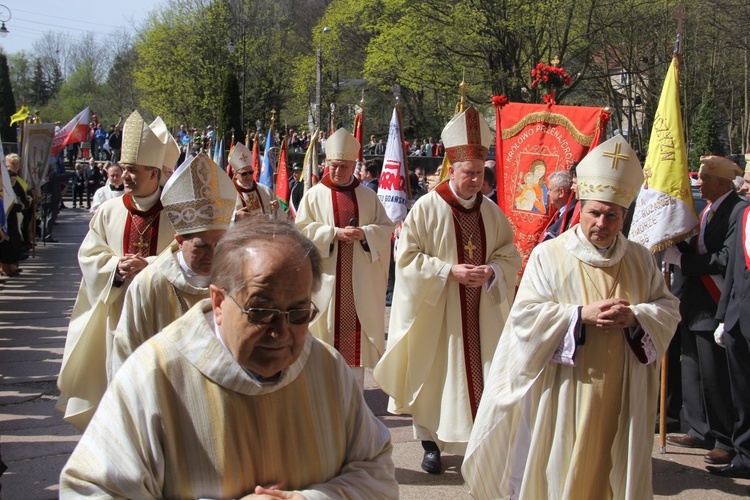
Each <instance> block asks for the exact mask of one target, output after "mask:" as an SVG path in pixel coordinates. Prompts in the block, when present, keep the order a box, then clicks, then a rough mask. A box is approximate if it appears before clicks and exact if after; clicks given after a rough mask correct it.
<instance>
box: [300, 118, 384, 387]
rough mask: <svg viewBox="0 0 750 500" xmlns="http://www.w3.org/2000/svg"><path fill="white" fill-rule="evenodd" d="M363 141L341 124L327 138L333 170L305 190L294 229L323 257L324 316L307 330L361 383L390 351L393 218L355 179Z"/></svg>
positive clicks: (320, 294)
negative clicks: (387, 319)
mask: <svg viewBox="0 0 750 500" xmlns="http://www.w3.org/2000/svg"><path fill="white" fill-rule="evenodd" d="M358 153H359V142H357V140H356V139H355V138H354V136H353V135H352V134H350V133H349V132H347V131H346V130H345V129H343V128H341V129H339V130H337V131H336V132H335V133H334V134H333V135H331V137H329V138H328V140H327V141H326V162H327V166H328V172H329V173H328V175H325V176H324V177H323V179H322V180H321V181H320V182H319V183H318V184H316V185H315V186H313V187H312V188H311V189H309V190H308V191H307V192H305V194H304V196H303V197H302V201H301V202H300V207H299V212H298V214H297V219H296V224H297V228H299V230H300V231H301V232H302V234H304V235H305V236H307V237H308V238H310V239H311V240H312V241H313V243H314V244H315V246H316V247H317V249H318V251H319V252H320V253H321V255H322V256H323V284H322V286H321V288H320V292H318V293H317V294H316V295H315V301H316V303H317V304H318V305H319V306H320V310H321V315H320V317H319V318H318V319H317V321H315V322H314V323H313V324H311V325H310V331H312V332H313V335H315V336H316V337H317V338H319V339H321V340H322V341H323V342H326V343H328V344H330V345H332V346H334V347H335V348H336V349H337V350H338V351H339V352H340V353H341V354H342V356H344V359H345V360H346V362H347V364H348V365H349V366H351V367H352V369H353V370H354V373H355V376H356V377H357V379H358V380H359V382H360V387H362V386H363V385H364V376H365V372H364V369H365V368H373V367H374V366H375V364H376V363H377V362H378V360H379V359H380V356H382V355H383V352H384V351H385V291H386V286H387V283H388V267H389V263H390V258H389V252H390V242H391V233H392V231H393V222H391V220H390V219H389V218H388V215H387V214H386V212H385V208H383V205H382V204H381V203H380V200H379V199H378V196H377V194H376V193H375V191H373V190H372V189H370V188H367V187H365V186H364V185H362V184H360V182H359V181H358V180H357V179H356V178H355V177H354V175H353V174H354V167H355V166H356V164H357V154H358Z"/></svg>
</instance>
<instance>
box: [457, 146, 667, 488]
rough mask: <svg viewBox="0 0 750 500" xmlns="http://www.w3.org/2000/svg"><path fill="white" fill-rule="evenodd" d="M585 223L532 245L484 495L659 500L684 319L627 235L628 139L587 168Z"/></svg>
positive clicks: (495, 366) (481, 433)
mask: <svg viewBox="0 0 750 500" xmlns="http://www.w3.org/2000/svg"><path fill="white" fill-rule="evenodd" d="M577 174H578V195H579V198H580V200H581V204H582V206H581V221H580V224H578V225H577V226H575V227H574V228H571V229H570V230H568V231H567V232H565V233H563V234H562V235H560V236H559V237H557V238H555V239H552V240H549V241H547V242H544V243H541V244H540V245H538V246H537V247H536V248H535V249H534V251H533V252H532V253H531V256H530V258H529V262H528V264H527V266H526V270H525V272H524V275H523V279H522V280H521V283H520V286H519V289H518V293H517V295H516V300H515V302H514V304H513V308H512V309H511V312H510V317H509V318H508V322H507V323H506V324H505V329H504V330H503V334H502V336H501V338H500V344H499V345H498V347H497V352H496V353H495V358H494V360H493V362H492V368H491V373H490V376H489V378H488V380H487V383H486V385H485V390H484V395H483V396H482V402H481V404H480V406H479V412H478V414H477V418H476V422H475V423H474V430H473V431H472V433H471V439H470V440H469V446H468V449H467V452H466V457H465V459H464V464H463V467H462V469H461V470H462V472H463V476H464V479H466V482H467V483H468V485H469V487H470V489H471V494H472V495H473V496H474V497H475V498H508V497H510V498H519V499H537V498H570V499H578V498H596V499H611V498H617V499H633V500H638V499H644V498H652V497H653V490H652V486H651V450H652V449H653V444H654V421H655V418H656V403H657V400H658V394H657V391H658V386H659V363H660V361H661V358H662V356H663V354H664V352H665V351H666V349H667V346H668V345H669V341H670V339H671V338H672V335H673V334H674V332H675V328H676V326H677V323H678V321H679V319H680V315H679V309H678V307H679V305H678V300H677V299H676V298H675V297H674V296H673V295H672V294H671V293H669V290H668V289H667V287H666V285H665V282H664V278H663V276H662V274H661V272H660V271H659V268H658V266H657V264H656V261H655V260H654V257H653V256H652V254H651V253H650V252H649V251H648V250H647V249H646V248H645V247H643V246H641V245H639V244H637V243H634V242H632V241H628V239H627V238H625V237H624V236H623V235H622V233H621V230H622V226H623V221H624V220H625V216H626V214H627V207H629V206H630V203H631V202H632V201H633V198H634V197H635V195H636V193H637V192H638V190H639V189H640V187H641V184H642V182H643V173H642V171H641V165H640V163H639V161H638V158H637V155H636V153H635V151H633V149H632V148H631V147H630V146H629V145H628V143H627V141H625V140H624V139H623V138H622V136H619V135H618V136H615V137H613V138H612V139H610V140H608V141H606V142H604V143H602V144H600V145H599V146H598V147H596V148H595V149H593V150H592V151H591V152H589V154H588V155H587V156H586V157H585V158H584V159H583V160H582V161H581V163H579V165H578V168H577Z"/></svg>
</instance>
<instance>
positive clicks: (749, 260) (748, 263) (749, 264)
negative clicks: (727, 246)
mask: <svg viewBox="0 0 750 500" xmlns="http://www.w3.org/2000/svg"><path fill="white" fill-rule="evenodd" d="M749 215H750V207H747V208H746V209H745V213H744V214H743V216H742V230H741V232H740V235H741V236H740V239H741V241H742V248H743V250H744V254H745V267H746V268H747V269H750V252H748V249H747V247H748V241H747V220H748V216H749Z"/></svg>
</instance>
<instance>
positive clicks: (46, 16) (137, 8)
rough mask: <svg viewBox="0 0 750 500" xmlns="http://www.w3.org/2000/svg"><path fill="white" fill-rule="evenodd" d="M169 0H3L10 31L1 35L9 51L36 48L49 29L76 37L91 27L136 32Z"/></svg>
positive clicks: (100, 31) (2, 14)
mask: <svg viewBox="0 0 750 500" xmlns="http://www.w3.org/2000/svg"><path fill="white" fill-rule="evenodd" d="M164 3H165V0H105V1H104V2H98V1H83V0H0V20H4V19H7V18H8V10H10V16H11V18H10V20H9V21H6V22H5V27H6V28H7V29H8V31H10V33H8V36H7V37H6V38H0V47H2V49H3V50H4V51H5V53H6V54H15V53H16V52H19V51H22V50H24V51H27V52H33V47H34V41H36V40H38V39H39V38H41V37H42V36H43V35H44V34H45V33H47V32H49V31H52V32H61V33H64V34H65V35H66V36H69V37H71V38H72V39H73V40H75V39H78V38H79V37H80V36H81V35H82V34H84V33H85V32H87V31H90V32H93V33H94V34H96V35H101V36H102V37H106V36H107V35H108V34H110V33H112V32H113V31H117V30H119V29H121V28H123V27H125V28H128V29H129V30H130V31H131V33H135V28H136V27H138V26H140V24H141V23H142V22H143V21H144V20H145V19H146V17H147V15H148V13H149V12H151V11H152V10H154V9H155V8H156V7H157V6H159V5H163V4H164Z"/></svg>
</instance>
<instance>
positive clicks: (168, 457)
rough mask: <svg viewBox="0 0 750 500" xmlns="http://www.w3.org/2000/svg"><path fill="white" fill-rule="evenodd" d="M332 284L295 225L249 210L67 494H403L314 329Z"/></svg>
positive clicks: (348, 383) (374, 428)
mask: <svg viewBox="0 0 750 500" xmlns="http://www.w3.org/2000/svg"><path fill="white" fill-rule="evenodd" d="M238 270H241V272H238ZM320 282H321V258H320V254H319V253H318V251H317V250H316V249H315V247H314V245H313V244H312V243H311V242H310V241H309V240H308V239H307V238H305V237H303V236H302V235H301V234H300V233H299V232H297V231H296V230H295V229H294V227H293V226H291V225H287V224H285V223H279V222H275V221H268V220H263V219H260V220H258V219H255V220H243V221H238V223H237V224H236V225H235V226H234V227H233V228H231V229H230V230H229V231H228V232H227V234H226V235H225V237H224V238H223V239H222V240H221V241H220V242H219V245H218V247H217V249H216V253H215V258H214V262H213V270H212V274H211V285H210V287H209V288H210V294H211V298H210V299H206V300H204V301H202V302H200V303H198V304H197V305H195V306H194V307H193V308H191V309H190V311H188V313H187V314H186V315H184V316H182V317H181V318H180V319H178V320H177V321H175V322H174V323H172V324H171V325H170V326H169V327H167V328H166V329H164V330H163V331H162V332H161V333H159V334H158V335H156V336H155V337H153V338H151V339H150V340H149V341H148V342H146V343H145V344H144V345H142V346H141V347H140V348H139V349H138V350H136V351H135V353H133V355H132V356H130V358H128V360H127V361H126V362H125V364H124V365H123V367H122V368H121V369H120V371H119V372H118V373H117V375H116V376H115V378H114V380H113V382H112V384H111V385H110V387H109V389H108V391H107V393H106V394H105V396H104V399H103V400H102V404H101V406H100V408H99V411H98V412H97V413H96V415H95V417H94V419H93V420H92V422H91V425H89V427H88V429H87V430H86V432H85V433H84V435H83V437H82V438H81V441H80V442H79V444H78V446H77V447H76V449H75V451H74V452H73V454H72V455H71V457H70V460H69V461H68V463H67V464H66V466H65V468H64V469H63V471H62V476H61V480H60V496H61V498H72V497H78V496H81V495H93V496H98V495H105V496H113V497H127V498H241V497H243V496H245V495H252V494H255V495H258V496H263V495H265V496H263V498H290V499H303V498H308V499H313V498H344V497H346V498H397V496H398V485H397V483H396V480H395V477H394V466H393V461H392V459H391V452H392V446H391V443H390V435H389V433H388V430H387V429H386V428H385V426H384V425H383V424H382V423H381V422H380V421H379V420H378V419H377V418H376V417H375V416H374V415H373V414H372V413H371V412H370V410H369V409H368V408H367V405H366V403H365V401H364V398H363V396H362V393H361V392H360V391H359V389H358V388H357V384H356V382H355V380H354V378H353V376H352V375H351V372H350V371H349V370H348V368H347V366H346V363H345V362H344V360H343V359H342V358H341V356H340V355H339V354H338V353H336V351H335V350H334V349H333V348H331V347H330V346H327V345H326V344H324V343H322V342H320V341H318V340H316V339H314V338H313V336H312V335H311V334H310V332H309V330H308V324H309V322H310V321H312V320H313V319H314V318H315V316H316V315H317V308H316V307H315V305H314V304H313V302H312V294H313V290H315V289H317V288H318V287H319V286H320Z"/></svg>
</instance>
